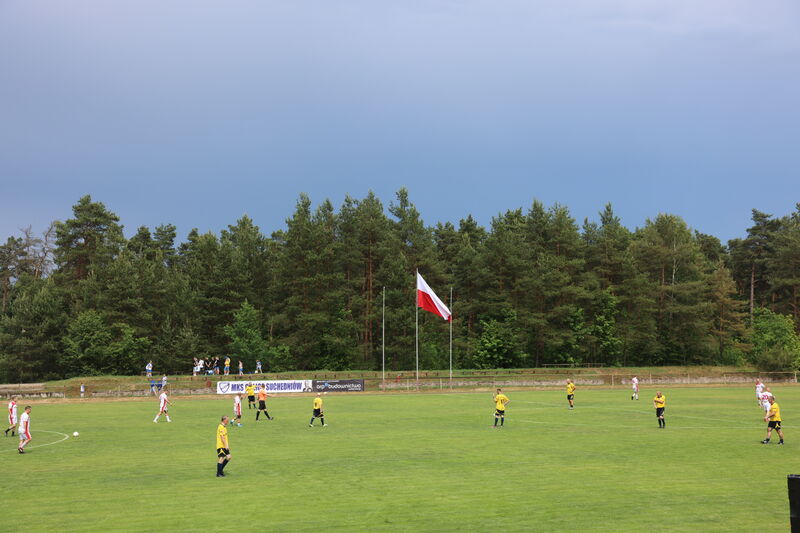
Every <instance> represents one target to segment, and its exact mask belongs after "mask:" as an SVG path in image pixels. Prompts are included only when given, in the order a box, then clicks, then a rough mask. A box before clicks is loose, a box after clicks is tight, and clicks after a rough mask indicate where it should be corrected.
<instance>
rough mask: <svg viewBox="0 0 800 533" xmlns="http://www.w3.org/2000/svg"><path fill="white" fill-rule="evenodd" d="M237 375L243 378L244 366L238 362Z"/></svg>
mask: <svg viewBox="0 0 800 533" xmlns="http://www.w3.org/2000/svg"><path fill="white" fill-rule="evenodd" d="M239 375H240V376H244V365H243V364H242V362H241V361H239Z"/></svg>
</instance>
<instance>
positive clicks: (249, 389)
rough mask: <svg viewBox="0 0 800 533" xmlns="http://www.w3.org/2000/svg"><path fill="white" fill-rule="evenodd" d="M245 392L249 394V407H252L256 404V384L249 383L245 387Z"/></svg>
mask: <svg viewBox="0 0 800 533" xmlns="http://www.w3.org/2000/svg"><path fill="white" fill-rule="evenodd" d="M244 392H245V394H246V395H247V408H248V409H252V408H253V407H255V406H256V386H255V385H253V384H252V383H248V384H247V386H246V387H245V388H244Z"/></svg>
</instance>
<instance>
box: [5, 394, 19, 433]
mask: <svg viewBox="0 0 800 533" xmlns="http://www.w3.org/2000/svg"><path fill="white" fill-rule="evenodd" d="M15 429H17V396H12V397H11V401H10V402H8V429H6V437H8V432H9V431H10V432H11V436H12V437H13V436H14V430H15Z"/></svg>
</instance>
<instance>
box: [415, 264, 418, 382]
mask: <svg viewBox="0 0 800 533" xmlns="http://www.w3.org/2000/svg"><path fill="white" fill-rule="evenodd" d="M417 276H419V270H417ZM416 283H417V282H416V280H415V281H414V315H415V316H414V322H415V327H414V331H415V332H416V334H415V341H414V346H415V349H416V354H417V390H419V290H417V285H416Z"/></svg>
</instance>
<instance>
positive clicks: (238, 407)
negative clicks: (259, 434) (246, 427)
mask: <svg viewBox="0 0 800 533" xmlns="http://www.w3.org/2000/svg"><path fill="white" fill-rule="evenodd" d="M233 414H234V415H236V416H242V399H241V398H239V397H238V396H234V397H233Z"/></svg>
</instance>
